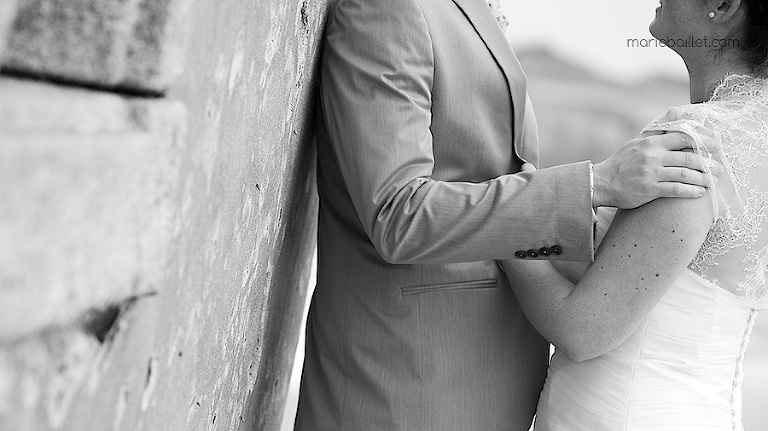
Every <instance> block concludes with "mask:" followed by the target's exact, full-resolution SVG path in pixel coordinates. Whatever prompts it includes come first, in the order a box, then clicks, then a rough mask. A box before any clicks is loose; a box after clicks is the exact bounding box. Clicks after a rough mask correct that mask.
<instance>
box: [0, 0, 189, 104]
mask: <svg viewBox="0 0 768 431" xmlns="http://www.w3.org/2000/svg"><path fill="white" fill-rule="evenodd" d="M187 5H188V0H66V1H65V0H25V1H24V2H23V3H19V8H18V12H17V16H16V19H15V20H14V22H13V25H12V27H11V30H10V34H9V35H8V46H7V49H6V52H5V54H4V56H3V58H2V66H3V69H4V70H7V71H11V72H13V73H15V74H22V75H29V76H36V77H44V78H49V79H55V80H61V81H66V82H72V83H76V84H83V85H88V86H95V87H100V88H109V89H120V90H125V91H130V92H138V93H162V92H164V91H165V90H166V89H167V87H168V86H169V85H170V83H172V82H173V80H174V79H175V78H176V77H178V75H179V74H180V72H181V67H182V63H183V48H184V46H183V45H184V40H185V33H186V31H185V25H184V23H185V22H186V21H187V19H186V11H187Z"/></svg>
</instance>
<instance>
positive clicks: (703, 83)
mask: <svg viewBox="0 0 768 431" xmlns="http://www.w3.org/2000/svg"><path fill="white" fill-rule="evenodd" d="M707 60H708V61H705V62H701V63H699V64H698V65H691V64H689V63H688V62H686V66H687V67H688V77H689V79H690V92H691V103H702V102H706V101H708V100H709V99H710V98H711V97H712V93H714V91H715V88H717V86H718V85H719V84H720V83H721V82H722V81H723V79H725V77H726V76H728V75H731V74H745V75H746V74H749V73H750V69H749V67H747V66H746V65H745V64H743V63H742V62H740V61H737V60H736V59H734V58H733V57H732V56H728V55H727V53H723V55H720V54H717V61H712V58H708V59H707Z"/></svg>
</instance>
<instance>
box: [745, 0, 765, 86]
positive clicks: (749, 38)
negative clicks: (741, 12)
mask: <svg viewBox="0 0 768 431" xmlns="http://www.w3.org/2000/svg"><path fill="white" fill-rule="evenodd" d="M766 3H768V0H742V4H744V5H746V6H747V14H746V19H745V20H744V28H743V33H742V38H741V43H740V46H739V49H740V50H741V52H742V54H743V55H744V60H746V62H747V65H748V66H749V67H750V68H751V69H752V71H753V72H754V73H757V74H759V75H767V74H768V4H766Z"/></svg>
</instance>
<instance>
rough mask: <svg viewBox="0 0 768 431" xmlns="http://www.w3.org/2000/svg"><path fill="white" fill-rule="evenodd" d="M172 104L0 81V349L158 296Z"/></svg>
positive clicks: (173, 166)
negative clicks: (147, 296)
mask: <svg viewBox="0 0 768 431" xmlns="http://www.w3.org/2000/svg"><path fill="white" fill-rule="evenodd" d="M185 121H186V119H185V109H184V107H183V105H181V104H180V103H178V102H173V101H166V100H157V99H137V98H123V97H120V96H116V95H110V94H104V93H97V92H92V91H87V90H80V89H67V88H60V87H56V86H52V85H47V84H41V83H36V82H27V81H23V80H17V79H9V78H3V79H0V136H2V141H0V244H2V246H0V342H2V341H3V340H10V339H16V338H19V337H21V336H24V335H28V334H31V333H35V332H39V331H41V330H42V329H45V328H49V327H52V326H60V325H67V324H70V323H72V322H74V321H76V320H77V319H78V318H80V317H82V316H83V315H84V314H85V312H86V311H88V310H90V309H94V308H101V307H104V306H106V305H108V304H113V303H116V302H120V301H124V300H126V299H127V298H131V297H136V296H141V295H145V294H150V293H152V292H155V291H157V290H158V289H159V286H160V284H161V274H162V271H163V269H164V259H166V258H167V255H168V254H169V251H168V247H169V241H170V237H171V233H172V232H173V226H172V222H173V214H174V211H173V208H174V204H173V203H172V202H171V200H172V199H171V197H170V196H171V190H172V188H173V187H174V184H175V182H176V181H177V178H176V171H177V167H178V166H177V165H178V161H177V160H176V155H177V154H178V153H179V152H180V147H181V145H182V143H183V140H184V127H185Z"/></svg>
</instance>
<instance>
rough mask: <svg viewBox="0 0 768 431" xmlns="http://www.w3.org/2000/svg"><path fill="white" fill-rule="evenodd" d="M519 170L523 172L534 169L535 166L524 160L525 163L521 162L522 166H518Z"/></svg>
mask: <svg viewBox="0 0 768 431" xmlns="http://www.w3.org/2000/svg"><path fill="white" fill-rule="evenodd" d="M520 170H521V171H523V172H528V171H535V170H536V166H533V165H532V164H530V163H528V162H525V163H523V166H521V167H520Z"/></svg>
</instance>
